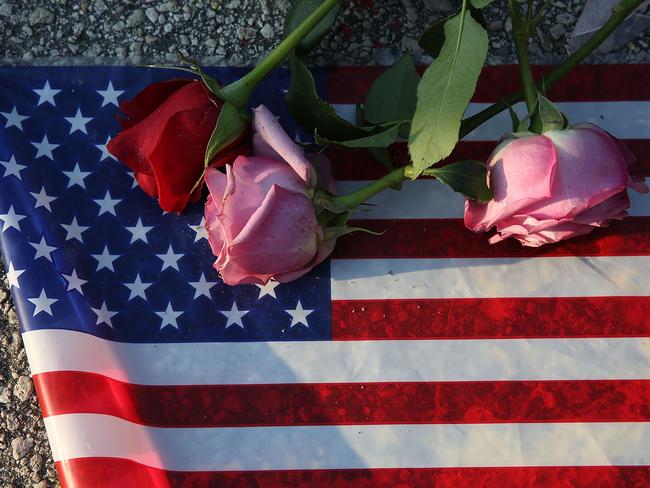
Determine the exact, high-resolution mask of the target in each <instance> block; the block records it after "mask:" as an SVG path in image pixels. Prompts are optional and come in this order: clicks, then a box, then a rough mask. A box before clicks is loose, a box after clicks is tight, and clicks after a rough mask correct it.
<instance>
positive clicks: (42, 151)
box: [31, 134, 59, 161]
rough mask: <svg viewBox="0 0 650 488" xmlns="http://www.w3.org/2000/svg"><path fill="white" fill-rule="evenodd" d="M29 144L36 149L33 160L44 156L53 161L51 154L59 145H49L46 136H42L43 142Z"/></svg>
mask: <svg viewBox="0 0 650 488" xmlns="http://www.w3.org/2000/svg"><path fill="white" fill-rule="evenodd" d="M31 144H32V146H34V147H35V148H36V156H34V159H38V158H40V157H41V156H45V157H46V158H48V159H50V160H52V161H54V155H53V154H52V151H54V150H55V149H56V148H57V147H59V144H52V143H50V141H49V140H48V138H47V134H46V135H44V136H43V140H41V142H32V143H31Z"/></svg>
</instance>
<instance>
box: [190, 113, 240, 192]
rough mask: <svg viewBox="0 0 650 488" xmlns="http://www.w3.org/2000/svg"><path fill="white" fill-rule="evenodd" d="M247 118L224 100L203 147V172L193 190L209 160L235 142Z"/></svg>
mask: <svg viewBox="0 0 650 488" xmlns="http://www.w3.org/2000/svg"><path fill="white" fill-rule="evenodd" d="M247 124H248V120H247V119H246V117H244V115H242V114H241V113H240V112H239V110H238V109H237V108H236V107H235V106H234V105H233V104H231V103H229V102H224V104H223V107H222V109H221V113H219V118H218V119H217V125H216V126H215V127H214V130H213V131H212V135H211V136H210V140H209V141H208V146H207V147H206V149H205V160H204V163H203V173H201V177H200V178H199V179H198V181H197V182H196V183H195V184H194V186H193V187H192V191H194V190H195V189H196V188H197V187H198V186H199V185H200V184H201V182H202V181H203V175H204V174H205V170H206V169H207V167H208V166H209V165H210V161H212V158H214V157H215V155H217V154H218V153H219V151H222V150H223V149H225V148H226V147H228V146H229V145H230V144H232V143H233V142H235V141H236V140H237V138H238V137H239V136H240V135H241V134H242V132H244V131H245V130H246V125H247Z"/></svg>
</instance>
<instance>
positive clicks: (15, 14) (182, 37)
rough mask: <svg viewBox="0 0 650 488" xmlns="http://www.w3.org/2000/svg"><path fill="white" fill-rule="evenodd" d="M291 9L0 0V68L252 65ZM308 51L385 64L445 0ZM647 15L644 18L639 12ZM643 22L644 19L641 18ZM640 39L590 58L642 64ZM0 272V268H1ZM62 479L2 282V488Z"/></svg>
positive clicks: (383, 1)
mask: <svg viewBox="0 0 650 488" xmlns="http://www.w3.org/2000/svg"><path fill="white" fill-rule="evenodd" d="M292 3H293V2H292V1H290V0H217V1H202V0H191V1H185V2H181V1H178V2H177V1H157V2H155V1H134V0H82V1H70V0H0V46H1V47H0V62H4V63H5V64H11V63H22V64H51V63H57V64H66V63H73V62H74V63H76V62H83V63H118V64H126V63H141V62H174V61H176V59H177V58H176V53H177V52H178V51H180V52H182V53H184V54H186V55H191V56H193V57H195V58H197V59H201V60H202V62H204V63H205V64H224V65H248V64H251V63H252V62H254V61H255V60H256V59H257V58H259V57H260V56H261V55H262V54H263V53H265V52H267V51H268V49H269V48H271V47H272V46H273V45H275V44H276V43H277V42H278V40H279V38H280V35H281V33H282V24H283V19H284V16H285V14H286V12H287V10H288V8H289V7H290V6H291V4H292ZM345 4H346V7H345V9H344V11H343V12H342V14H341V15H340V16H339V20H338V22H337V25H336V26H335V29H334V30H333V32H332V33H331V34H330V35H328V36H327V37H326V38H325V39H324V41H323V47H322V48H321V49H320V50H318V51H316V52H315V53H314V56H313V58H312V62H313V63H314V64H321V65H328V64H329V65H331V64H390V63H391V62H393V61H394V60H395V59H396V58H397V57H398V56H399V55H400V54H401V53H403V52H410V53H412V54H414V55H415V56H416V57H417V58H418V60H419V61H421V62H427V61H428V59H427V57H426V56H425V55H423V53H422V52H421V50H420V49H419V47H418V45H417V36H418V34H419V33H420V32H422V30H423V28H424V26H425V25H427V24H428V23H429V22H431V21H433V20H437V19H439V18H442V17H444V16H445V15H446V14H447V13H449V12H450V11H452V10H453V9H454V7H455V6H457V5H458V4H459V2H458V1H452V0H374V1H373V0H353V1H347V2H345ZM584 4H585V0H553V1H552V2H551V4H550V6H549V8H548V11H547V13H546V16H545V20H544V22H543V24H542V25H541V28H540V29H539V32H538V35H537V36H536V38H535V39H534V40H533V41H532V43H531V59H532V61H533V62H535V63H555V62H557V61H558V60H560V59H562V58H563V57H564V56H566V54H567V49H568V48H567V45H568V41H569V34H570V33H571V32H572V31H573V28H574V26H575V23H576V20H577V17H578V16H579V14H580V12H581V11H582V8H583V6H584ZM505 9H506V5H505V0H496V1H495V2H494V3H493V5H492V6H491V7H490V8H489V9H487V11H486V18H487V21H488V27H489V30H490V40H491V49H490V56H489V60H488V61H489V63H491V64H499V63H512V62H514V61H515V56H514V50H513V47H512V43H511V42H510V40H509V38H508V32H509V30H510V25H509V22H508V21H507V20H505V19H506V18H507V15H506V13H505V12H506V10H505ZM643 13H644V14H646V15H647V14H648V13H649V12H647V11H645V12H643ZM643 20H644V21H647V19H646V18H644V19H643ZM649 41H650V37H649V35H648V32H647V31H646V32H645V33H642V32H641V33H640V34H639V35H638V36H637V37H636V38H635V39H633V40H632V41H630V42H627V43H625V44H623V45H621V46H618V47H614V48H612V47H610V48H608V49H607V50H606V52H600V53H598V54H596V55H593V56H592V57H591V58H590V61H591V62H604V63H630V62H650V50H648V44H649ZM0 268H1V266H0ZM57 485H58V481H57V478H56V473H55V471H54V467H53V464H52V459H51V456H50V453H49V446H48V444H47V439H46V436H45V431H44V428H43V422H42V420H41V417H40V412H39V407H38V403H37V401H36V397H35V394H34V389H33V385H32V382H31V379H30V378H29V368H28V365H27V361H26V357H25V351H24V349H23V346H22V342H21V339H20V335H19V332H18V323H17V319H16V313H15V310H14V308H13V305H12V303H11V298H10V297H9V293H8V291H7V282H6V279H4V276H2V279H0V487H2V488H5V487H7V488H8V487H21V488H22V487H28V486H34V487H38V488H45V487H48V486H57Z"/></svg>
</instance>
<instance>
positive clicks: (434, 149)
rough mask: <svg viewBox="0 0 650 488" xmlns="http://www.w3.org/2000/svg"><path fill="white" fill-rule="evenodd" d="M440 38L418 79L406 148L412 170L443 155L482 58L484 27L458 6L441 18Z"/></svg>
mask: <svg viewBox="0 0 650 488" xmlns="http://www.w3.org/2000/svg"><path fill="white" fill-rule="evenodd" d="M445 38H446V39H447V40H446V41H445V44H444V46H443V48H442V50H441V51H440V55H439V56H438V58H437V59H436V60H435V61H434V62H433V63H432V64H431V66H429V67H428V68H427V70H426V71H425V73H424V76H423V77H422V80H421V81H420V84H419V85H418V103H417V109H416V111H415V116H414V118H413V122H412V124H411V135H410V137H409V153H410V155H411V160H412V162H413V167H414V169H415V176H416V177H417V175H419V174H420V173H422V171H423V170H424V169H426V168H428V167H430V166H432V165H434V164H435V163H437V162H438V161H440V160H441V159H443V158H445V157H447V156H449V154H450V153H451V151H452V150H453V148H454V146H455V145H456V143H457V142H458V132H459V130H460V122H461V119H462V116H463V113H464V112H465V110H466V109H467V106H468V105H469V101H470V99H471V98H472V95H473V93H474V89H475V87H476V81H477V80H478V76H479V74H480V73H481V68H482V67H483V64H484V63H485V58H486V56H487V49H488V37H487V32H486V31H485V29H483V27H481V25H479V24H478V22H476V21H475V20H474V18H473V17H472V16H470V15H465V12H461V13H460V14H459V15H457V16H455V17H453V18H451V19H450V20H448V21H447V22H446V23H445Z"/></svg>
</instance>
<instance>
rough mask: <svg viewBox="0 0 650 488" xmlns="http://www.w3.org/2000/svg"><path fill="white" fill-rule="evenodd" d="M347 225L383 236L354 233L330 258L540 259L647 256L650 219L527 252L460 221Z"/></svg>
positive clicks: (633, 220)
mask: <svg viewBox="0 0 650 488" xmlns="http://www.w3.org/2000/svg"><path fill="white" fill-rule="evenodd" d="M351 225H354V226H356V227H362V228H364V229H368V230H371V231H374V232H380V233H383V234H382V235H381V237H378V236H376V235H373V234H369V233H367V232H355V233H353V234H348V235H347V236H343V237H341V238H340V239H339V240H338V242H337V245H336V249H335V250H334V254H333V256H332V257H334V258H336V259H373V258H374V259H379V258H388V259H390V258H507V257H515V258H527V257H544V256H549V257H550V256H634V255H641V256H646V255H650V217H628V218H627V219H625V220H622V221H616V222H612V223H611V224H610V226H609V227H605V228H599V229H596V230H595V231H594V232H592V233H590V234H587V235H585V236H580V237H577V238H575V239H570V240H567V241H562V242H559V243H557V244H554V245H552V246H541V247H537V248H534V247H525V246H522V245H521V244H519V243H518V242H517V241H515V240H514V239H507V240H505V241H502V242H499V243H497V244H493V245H490V244H489V243H488V237H489V236H490V235H492V234H485V233H484V234H475V233H474V232H471V231H469V230H468V229H467V228H465V225H464V223H463V221H462V220H461V219H403V220H354V221H352V222H351Z"/></svg>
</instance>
